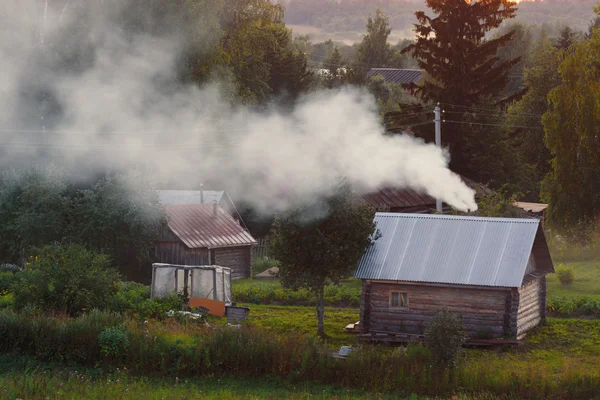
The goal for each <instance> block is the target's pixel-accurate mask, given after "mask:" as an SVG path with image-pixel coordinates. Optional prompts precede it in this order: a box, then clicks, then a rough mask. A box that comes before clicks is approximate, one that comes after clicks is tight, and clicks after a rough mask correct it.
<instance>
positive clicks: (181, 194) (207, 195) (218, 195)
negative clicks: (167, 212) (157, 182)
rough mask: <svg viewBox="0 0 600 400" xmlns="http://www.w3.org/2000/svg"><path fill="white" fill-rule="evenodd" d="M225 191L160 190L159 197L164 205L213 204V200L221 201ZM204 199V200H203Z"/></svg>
mask: <svg viewBox="0 0 600 400" xmlns="http://www.w3.org/2000/svg"><path fill="white" fill-rule="evenodd" d="M224 194H225V192H224V191H223V190H203V191H202V196H200V190H158V198H159V200H160V203H161V204H162V205H165V206H166V205H168V204H202V203H205V204H212V202H213V201H216V202H217V203H220V202H221V199H222V198H223V195H224ZM201 200H202V201H201Z"/></svg>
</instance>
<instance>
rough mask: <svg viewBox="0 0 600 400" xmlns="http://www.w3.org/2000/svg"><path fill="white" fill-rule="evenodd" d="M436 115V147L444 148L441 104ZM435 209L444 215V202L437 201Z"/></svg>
mask: <svg viewBox="0 0 600 400" xmlns="http://www.w3.org/2000/svg"><path fill="white" fill-rule="evenodd" d="M433 112H434V113H435V145H436V146H438V147H442V118H441V115H440V114H441V111H440V103H438V104H437V105H436V106H435V109H434V110H433ZM435 208H436V210H437V212H439V213H440V214H441V213H442V201H441V200H440V199H436V200H435Z"/></svg>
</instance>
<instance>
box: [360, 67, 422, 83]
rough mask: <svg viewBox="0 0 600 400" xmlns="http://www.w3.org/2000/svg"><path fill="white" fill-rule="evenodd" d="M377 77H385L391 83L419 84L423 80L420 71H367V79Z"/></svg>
mask: <svg viewBox="0 0 600 400" xmlns="http://www.w3.org/2000/svg"><path fill="white" fill-rule="evenodd" d="M377 75H381V76H383V79H385V81H386V82H390V83H419V82H420V81H421V79H423V73H422V72H421V70H420V69H400V68H371V69H370V70H369V71H367V78H372V77H374V76H377Z"/></svg>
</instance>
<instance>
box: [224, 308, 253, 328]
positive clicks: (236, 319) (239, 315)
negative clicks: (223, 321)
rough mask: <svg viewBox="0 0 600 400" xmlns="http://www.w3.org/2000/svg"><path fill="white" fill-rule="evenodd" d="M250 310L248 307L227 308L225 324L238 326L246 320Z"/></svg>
mask: <svg viewBox="0 0 600 400" xmlns="http://www.w3.org/2000/svg"><path fill="white" fill-rule="evenodd" d="M248 313H250V309H249V308H248V307H236V306H231V307H227V322H228V323H230V324H239V323H240V322H244V321H245V320H246V318H248Z"/></svg>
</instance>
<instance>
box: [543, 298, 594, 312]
mask: <svg viewBox="0 0 600 400" xmlns="http://www.w3.org/2000/svg"><path fill="white" fill-rule="evenodd" d="M546 309H547V310H548V311H550V312H553V313H557V314H559V315H561V316H564V317H568V316H573V315H581V314H586V315H600V301H598V300H596V299H593V298H589V297H579V298H572V297H563V296H551V297H549V298H548V301H547V303H546Z"/></svg>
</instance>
